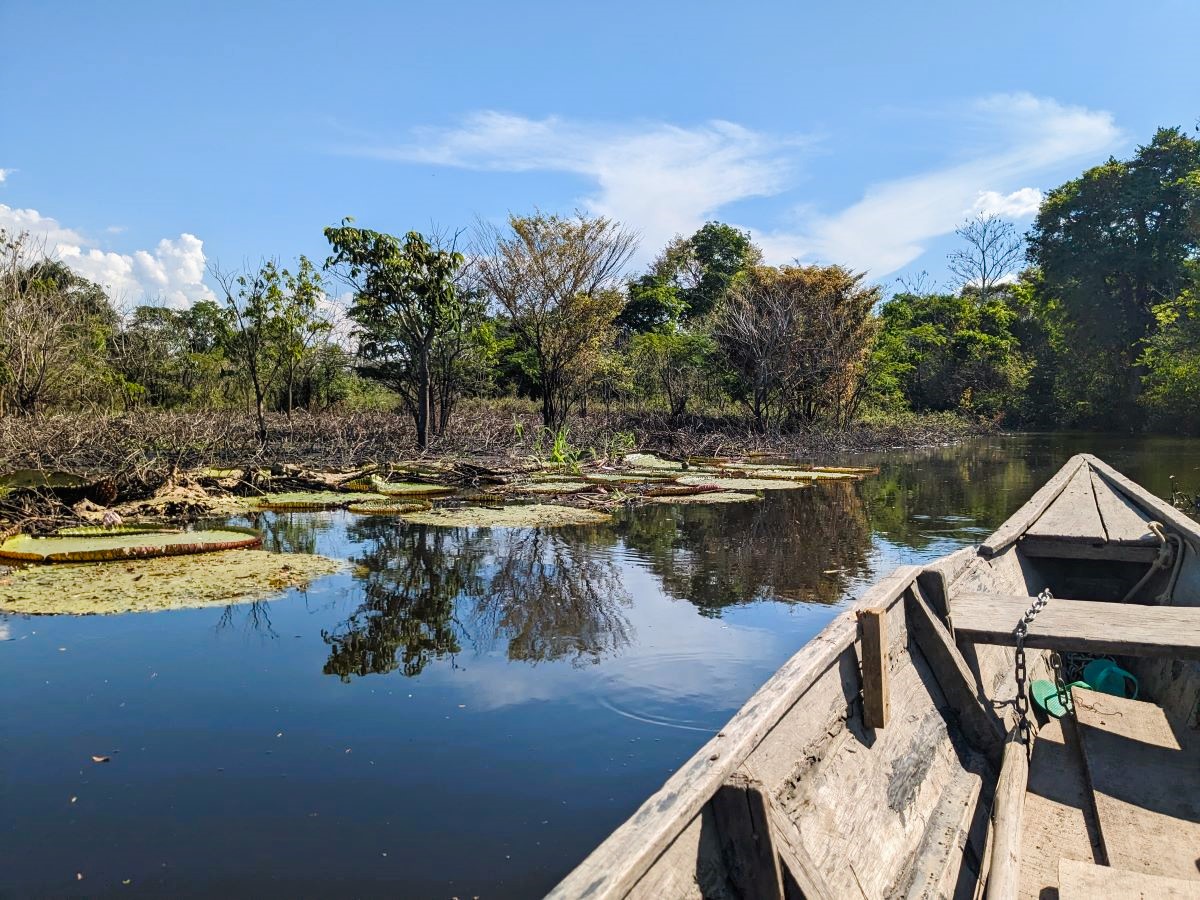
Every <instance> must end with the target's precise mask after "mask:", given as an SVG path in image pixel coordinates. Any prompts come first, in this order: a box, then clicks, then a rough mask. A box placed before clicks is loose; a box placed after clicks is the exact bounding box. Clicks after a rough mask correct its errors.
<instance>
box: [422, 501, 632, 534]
mask: <svg viewBox="0 0 1200 900" xmlns="http://www.w3.org/2000/svg"><path fill="white" fill-rule="evenodd" d="M611 518H612V517H611V516H610V515H609V514H608V513H603V512H597V511H596V510H593V509H576V508H575V507H572V506H555V505H553V504H549V503H533V504H510V505H508V506H499V507H485V506H458V507H445V506H442V507H438V508H437V509H431V510H426V511H425V512H418V513H413V514H411V515H406V516H405V517H404V519H405V521H407V522H413V523H414V524H417V525H444V526H446V527H447V528H463V527H476V528H555V527H558V526H561V525H594V524H597V523H600V522H607V521H609V520H610V519H611Z"/></svg>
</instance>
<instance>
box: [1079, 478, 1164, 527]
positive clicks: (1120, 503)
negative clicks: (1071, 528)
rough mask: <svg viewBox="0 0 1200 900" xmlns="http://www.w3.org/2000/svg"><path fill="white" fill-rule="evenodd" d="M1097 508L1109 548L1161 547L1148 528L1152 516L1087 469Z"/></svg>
mask: <svg viewBox="0 0 1200 900" xmlns="http://www.w3.org/2000/svg"><path fill="white" fill-rule="evenodd" d="M1088 469H1089V472H1088V474H1089V476H1090V477H1091V479H1092V493H1093V494H1094V495H1095V497H1096V508H1097V509H1098V510H1100V519H1101V520H1102V521H1103V522H1104V533H1105V535H1106V536H1107V537H1108V542H1109V543H1110V544H1130V545H1133V546H1141V545H1145V546H1149V547H1153V548H1157V547H1158V538H1156V537H1155V536H1154V535H1153V534H1152V533H1151V531H1150V529H1149V528H1147V527H1146V522H1147V521H1148V520H1149V518H1150V517H1149V515H1148V514H1147V513H1145V512H1143V511H1142V509H1141V508H1140V507H1139V506H1137V505H1136V504H1135V503H1134V502H1133V501H1132V500H1130V499H1129V498H1128V497H1126V496H1125V495H1124V494H1119V493H1117V491H1115V490H1114V489H1113V488H1112V486H1111V485H1109V483H1108V482H1107V481H1105V480H1104V477H1103V476H1102V475H1100V473H1099V472H1097V471H1095V470H1092V469H1091V466H1090V465H1089V466H1088Z"/></svg>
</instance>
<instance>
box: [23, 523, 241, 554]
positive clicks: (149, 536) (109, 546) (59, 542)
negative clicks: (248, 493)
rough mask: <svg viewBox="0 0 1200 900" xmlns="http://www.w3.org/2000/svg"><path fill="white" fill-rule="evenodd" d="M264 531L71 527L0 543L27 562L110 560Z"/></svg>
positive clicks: (211, 544)
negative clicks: (57, 531) (54, 532)
mask: <svg viewBox="0 0 1200 900" xmlns="http://www.w3.org/2000/svg"><path fill="white" fill-rule="evenodd" d="M261 544H262V535H260V534H259V533H258V532H256V531H252V530H250V529H248V528H232V527H224V528H208V529H205V530H203V531H179V530H175V529H163V528H142V527H137V526H132V527H123V528H114V529H105V528H99V527H96V528H69V529H64V530H63V531H60V532H59V533H58V534H56V535H51V536H49V537H33V536H31V535H28V534H18V535H15V536H13V537H10V538H9V539H8V540H6V541H5V542H4V543H2V544H0V559H15V560H22V561H24V562H43V563H50V562H53V563H62V562H107V561H110V560H121V559H144V558H148V557H154V556H182V555H186V554H192V553H210V552H213V551H217V550H236V549H239V548H243V547H257V546H259V545H261Z"/></svg>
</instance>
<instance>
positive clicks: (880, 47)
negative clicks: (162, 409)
mask: <svg viewBox="0 0 1200 900" xmlns="http://www.w3.org/2000/svg"><path fill="white" fill-rule="evenodd" d="M1198 33H1200V4H1197V3H1195V2H1189V0H1169V2H1150V3H1146V4H1142V5H1131V4H1129V3H1120V4H1118V3H1110V2H1103V0H1090V2H1086V3H1085V2H1070V0H1061V2H1053V3H1047V2H1045V0H1042V2H1038V3H1027V2H1014V3H1010V4H1005V5H1003V7H1001V6H999V5H996V4H980V3H963V2H956V3H944V2H927V3H895V2H889V3H861V2H860V3H856V4H833V3H821V4H813V3H798V2H788V3H782V2H781V3H754V2H743V3H738V4H730V3H724V4H715V3H706V2H693V3H689V4H684V3H673V4H667V3H653V2H647V0H643V2H640V3H624V2H609V3H605V4H595V3H594V4H586V5H585V4H574V3H565V2H559V3H520V2H517V3H508V4H497V3H474V2H466V3H457V4H454V5H452V6H451V5H438V4H428V3H427V4H411V3H401V2H392V3H371V2H359V3H353V4H334V3H328V2H325V3H301V2H293V3H282V2H280V3H266V2H259V3H254V2H247V3H233V2H209V3H204V4H200V3H184V2H179V3H162V2H157V3H140V2H129V0H126V2H120V3H107V4H100V3H83V2H78V3H63V2H58V3H56V2H48V0H42V2H36V3H33V2H24V0H0V34H2V35H3V36H4V40H3V45H4V53H3V55H2V56H0V75H2V76H3V80H2V82H0V83H3V84H4V85H5V86H6V90H5V92H4V93H5V101H4V114H3V117H2V119H0V171H2V172H3V178H2V180H0V227H5V228H8V229H9V230H21V229H28V230H30V231H31V232H33V233H36V234H38V235H41V236H42V237H44V239H45V240H46V242H47V243H48V244H49V245H50V246H51V247H52V248H53V249H55V250H56V252H58V254H59V255H60V256H61V257H62V258H63V259H65V260H66V261H68V262H70V263H71V264H72V265H74V266H75V267H76V268H78V269H79V270H80V271H81V272H83V273H84V274H87V275H88V276H89V277H92V278H95V279H96V280H98V281H100V282H102V283H104V284H106V285H108V286H110V288H111V289H112V291H113V292H114V293H115V294H116V295H118V297H119V299H120V300H121V301H122V302H123V303H134V302H143V301H147V300H158V301H161V302H166V303H171V304H174V305H179V304H185V303H187V302H190V301H193V300H195V299H197V298H198V297H202V296H206V295H207V293H208V291H209V290H210V286H209V284H208V283H207V282H206V277H205V269H206V267H207V266H208V265H211V264H213V263H217V264H219V265H221V266H223V267H226V268H228V267H232V266H237V265H241V264H243V263H247V262H250V263H253V262H257V261H258V260H259V259H261V258H263V257H267V256H277V257H281V258H284V259H292V258H295V257H296V256H297V255H299V254H301V253H305V254H308V255H309V256H311V257H313V258H315V259H323V258H324V253H325V246H324V240H323V238H322V236H321V229H322V228H323V227H324V226H325V225H328V224H331V223H334V222H336V221H338V220H339V219H340V218H341V217H342V216H345V215H352V216H354V217H355V218H356V219H357V220H358V222H359V223H360V224H362V225H364V226H366V227H372V228H378V229H381V230H386V231H394V232H403V231H406V230H408V229H412V228H416V229H420V230H426V229H428V228H430V227H431V226H439V227H443V228H459V227H469V226H471V225H472V224H473V223H474V222H475V221H476V220H477V218H482V219H486V220H501V219H502V218H503V217H504V216H505V215H506V214H507V213H508V212H509V211H513V212H526V211H530V210H532V209H533V208H534V207H540V208H541V209H543V210H548V211H570V210H573V209H576V208H580V209H584V210H587V211H590V212H596V213H604V214H607V215H611V216H614V217H616V218H618V219H620V220H621V221H623V222H625V223H626V224H627V225H629V226H631V227H633V228H635V229H637V230H638V231H639V232H640V233H641V234H642V236H643V241H642V246H641V250H640V252H639V256H638V261H639V262H640V263H644V262H646V261H648V260H649V259H651V258H652V257H653V256H654V255H655V253H656V252H657V251H658V249H659V248H660V247H661V246H662V244H663V243H664V242H665V241H666V240H668V239H669V238H670V237H671V236H673V235H674V234H676V233H679V232H684V233H687V232H689V231H691V230H693V229H694V228H696V227H698V226H699V225H700V224H702V223H703V222H704V221H706V220H708V219H714V218H715V219H720V220H722V221H727V222H731V223H734V224H737V225H739V226H741V227H744V228H748V229H749V230H750V231H751V232H752V233H753V235H754V237H755V239H756V240H757V241H758V242H759V243H760V244H761V245H762V246H763V247H764V249H765V251H766V253H767V257H768V261H771V262H787V261H790V260H792V259H794V258H799V259H801V260H804V261H820V262H839V263H843V264H847V265H851V266H853V267H855V268H857V269H860V270H865V271H867V272H868V274H869V276H870V277H871V279H872V280H875V281H879V282H882V283H891V282H893V281H894V279H895V278H896V277H897V276H899V275H902V274H904V273H909V272H915V271H918V270H921V269H926V270H928V271H929V272H930V273H931V274H932V275H933V276H934V277H935V278H936V279H938V280H942V279H945V278H946V272H945V266H944V260H945V254H946V252H947V250H948V249H949V248H950V247H951V246H952V245H953V235H952V232H953V229H954V227H955V225H956V224H958V223H959V222H961V221H962V219H963V218H964V217H965V216H966V215H968V214H970V213H971V211H973V210H979V209H984V210H989V211H998V212H1001V213H1003V214H1006V215H1009V216H1011V217H1012V218H1013V219H1014V220H1015V221H1016V222H1017V223H1018V224H1019V225H1020V226H1021V227H1022V228H1024V227H1025V226H1026V225H1027V224H1028V222H1029V220H1030V218H1031V216H1032V213H1033V211H1034V209H1035V208H1036V203H1037V199H1038V196H1039V194H1038V192H1039V191H1043V190H1045V189H1048V188H1050V187H1053V186H1054V185H1056V184H1059V183H1060V182H1062V181H1063V180H1065V179H1067V178H1069V177H1072V176H1073V175H1076V174H1078V173H1079V172H1080V171H1082V169H1083V168H1085V167H1086V166H1088V165H1092V164H1095V163H1098V162H1101V161H1103V160H1104V159H1105V158H1106V157H1107V156H1109V155H1110V154H1115V155H1117V156H1121V155H1125V154H1128V153H1129V152H1130V151H1131V150H1132V149H1133V148H1134V146H1136V145H1137V144H1138V143H1142V142H1145V141H1147V140H1148V139H1149V138H1150V136H1151V135H1152V134H1153V131H1154V129H1155V128H1156V127H1157V126H1159V125H1181V126H1184V127H1186V128H1188V129H1191V128H1192V127H1193V126H1194V125H1195V124H1196V121H1197V118H1198V117H1200V67H1198V66H1197V64H1196V60H1195V54H1196V45H1195V36H1196V34H1198Z"/></svg>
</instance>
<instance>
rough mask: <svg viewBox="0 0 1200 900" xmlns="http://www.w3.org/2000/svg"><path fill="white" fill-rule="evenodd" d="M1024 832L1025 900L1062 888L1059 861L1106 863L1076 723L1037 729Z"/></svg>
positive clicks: (1022, 893) (1022, 894) (1050, 722)
mask: <svg viewBox="0 0 1200 900" xmlns="http://www.w3.org/2000/svg"><path fill="white" fill-rule="evenodd" d="M1022 822H1023V826H1022V828H1021V889H1020V892H1019V895H1018V896H1020V897H1021V900H1042V898H1044V897H1046V896H1048V895H1052V893H1053V891H1055V890H1057V888H1058V861H1059V860H1060V859H1064V858H1065V859H1081V860H1087V861H1089V862H1094V861H1096V860H1097V859H1100V858H1102V856H1100V855H1098V854H1102V853H1103V851H1102V850H1101V849H1100V847H1099V834H1098V832H1097V830H1096V821H1095V814H1094V811H1093V810H1092V794H1091V789H1090V788H1089V787H1088V784H1087V777H1086V776H1085V775H1084V772H1083V758H1082V757H1081V756H1080V755H1079V741H1078V739H1077V737H1076V736H1075V729H1074V726H1073V724H1071V723H1070V722H1069V720H1068V727H1067V728H1066V729H1064V728H1063V720H1062V719H1049V720H1048V721H1047V722H1046V724H1045V725H1043V726H1042V727H1041V728H1040V729H1038V735H1037V740H1036V741H1034V744H1033V757H1032V758H1031V759H1030V760H1029V785H1028V787H1027V788H1026V790H1025V812H1024V815H1023V816H1022Z"/></svg>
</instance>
